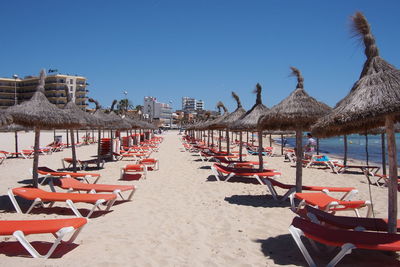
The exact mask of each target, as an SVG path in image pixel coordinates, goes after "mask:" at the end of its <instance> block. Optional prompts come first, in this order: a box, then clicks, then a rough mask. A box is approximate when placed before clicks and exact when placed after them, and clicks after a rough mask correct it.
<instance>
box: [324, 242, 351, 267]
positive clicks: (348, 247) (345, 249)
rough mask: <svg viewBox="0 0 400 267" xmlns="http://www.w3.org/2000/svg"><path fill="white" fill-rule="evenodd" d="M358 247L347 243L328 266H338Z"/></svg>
mask: <svg viewBox="0 0 400 267" xmlns="http://www.w3.org/2000/svg"><path fill="white" fill-rule="evenodd" d="M355 248H356V246H354V245H353V244H351V243H346V244H344V245H343V246H342V249H341V250H340V252H339V253H338V254H337V255H336V256H335V257H334V258H333V259H332V260H331V261H330V262H329V263H328V265H326V266H327V267H333V266H336V264H337V263H338V262H339V261H340V260H341V259H343V257H344V256H346V255H347V254H350V253H351V251H352V250H353V249H355Z"/></svg>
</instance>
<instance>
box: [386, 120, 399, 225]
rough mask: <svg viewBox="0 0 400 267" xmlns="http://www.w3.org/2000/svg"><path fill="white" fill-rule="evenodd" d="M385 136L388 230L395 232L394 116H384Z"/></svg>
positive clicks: (395, 157) (395, 154)
mask: <svg viewBox="0 0 400 267" xmlns="http://www.w3.org/2000/svg"><path fill="white" fill-rule="evenodd" d="M385 124H386V125H385V126H386V137H387V145H388V159H389V184H388V201H389V203H388V213H389V214H388V232H389V233H396V231H397V188H398V182H397V179H398V177H397V153H396V136H395V133H394V118H393V117H391V116H387V117H386V121H385Z"/></svg>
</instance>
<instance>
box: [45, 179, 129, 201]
mask: <svg viewBox="0 0 400 267" xmlns="http://www.w3.org/2000/svg"><path fill="white" fill-rule="evenodd" d="M52 184H53V183H51V185H52ZM56 185H57V186H59V187H61V188H63V189H66V190H68V192H74V191H78V192H79V191H84V192H87V193H113V194H115V195H119V196H120V197H121V198H122V199H124V197H123V196H122V194H121V193H122V192H125V191H131V193H130V194H129V196H128V198H127V200H131V199H132V196H133V194H134V193H135V190H136V187H135V186H134V185H109V184H85V183H82V182H80V181H78V180H76V179H74V178H62V179H59V180H58V182H57V183H56ZM52 190H53V189H52ZM54 192H55V191H54Z"/></svg>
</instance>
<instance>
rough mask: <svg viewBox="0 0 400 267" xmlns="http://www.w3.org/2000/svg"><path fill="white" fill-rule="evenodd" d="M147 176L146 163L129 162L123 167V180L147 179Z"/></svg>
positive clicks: (121, 176) (121, 177)
mask: <svg viewBox="0 0 400 267" xmlns="http://www.w3.org/2000/svg"><path fill="white" fill-rule="evenodd" d="M146 177H147V167H146V165H144V164H128V165H126V166H125V167H123V168H121V175H120V179H121V180H126V179H127V178H129V180H140V179H142V178H143V179H146Z"/></svg>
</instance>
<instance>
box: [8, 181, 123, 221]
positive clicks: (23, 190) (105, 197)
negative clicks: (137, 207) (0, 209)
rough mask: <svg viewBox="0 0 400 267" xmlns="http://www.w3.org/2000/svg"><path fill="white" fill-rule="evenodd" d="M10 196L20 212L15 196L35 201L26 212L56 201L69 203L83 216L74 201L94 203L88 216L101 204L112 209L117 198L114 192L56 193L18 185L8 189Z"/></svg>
mask: <svg viewBox="0 0 400 267" xmlns="http://www.w3.org/2000/svg"><path fill="white" fill-rule="evenodd" d="M8 196H9V198H10V200H11V202H12V204H13V206H14V208H15V210H16V211H17V212H18V213H22V210H21V208H20V206H19V205H18V202H17V200H16V198H15V196H18V197H21V198H24V199H27V200H32V201H33V203H32V205H31V206H30V207H29V209H28V210H27V212H26V213H29V212H31V210H32V209H33V208H34V207H35V206H36V205H37V204H42V205H43V206H44V202H50V204H49V207H52V206H53V205H54V203H55V202H66V203H67V205H68V206H69V207H70V208H71V210H72V211H73V212H74V213H75V215H76V216H78V217H83V216H82V214H81V213H80V212H79V211H78V209H77V208H76V206H75V205H74V203H77V202H81V203H90V204H93V208H92V209H91V210H90V212H89V214H88V215H87V218H89V217H90V215H92V213H93V212H94V211H95V209H96V208H98V209H100V205H101V204H103V203H104V204H105V205H106V206H107V207H106V211H108V210H110V208H111V207H112V205H114V202H115V200H116V198H117V196H116V195H114V194H79V193H56V192H47V191H44V190H42V189H39V188H32V187H18V188H13V189H9V190H8Z"/></svg>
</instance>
